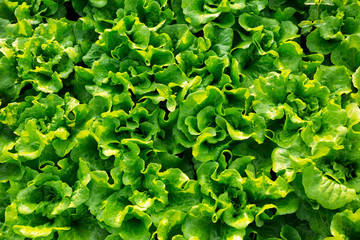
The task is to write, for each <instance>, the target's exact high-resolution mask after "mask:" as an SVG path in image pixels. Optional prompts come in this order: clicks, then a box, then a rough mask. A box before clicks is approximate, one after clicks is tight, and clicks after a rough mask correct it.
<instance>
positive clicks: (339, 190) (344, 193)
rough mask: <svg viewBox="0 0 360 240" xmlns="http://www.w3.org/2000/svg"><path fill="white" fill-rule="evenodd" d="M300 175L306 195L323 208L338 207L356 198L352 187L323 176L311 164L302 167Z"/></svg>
mask: <svg viewBox="0 0 360 240" xmlns="http://www.w3.org/2000/svg"><path fill="white" fill-rule="evenodd" d="M302 175H303V179H302V183H303V185H304V189H305V193H306V195H307V196H308V197H309V198H310V199H314V200H316V201H317V202H318V203H320V204H321V206H323V207H324V208H327V209H331V210H333V209H338V208H341V207H343V206H344V205H345V204H347V203H349V202H351V201H353V200H355V198H356V192H355V190H354V189H351V188H348V187H346V186H344V185H342V184H340V183H338V182H337V181H336V180H334V179H330V178H329V177H327V176H324V175H323V173H322V172H321V171H320V170H319V169H318V168H316V167H314V166H312V165H311V166H308V167H306V168H304V170H303V173H302Z"/></svg>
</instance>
